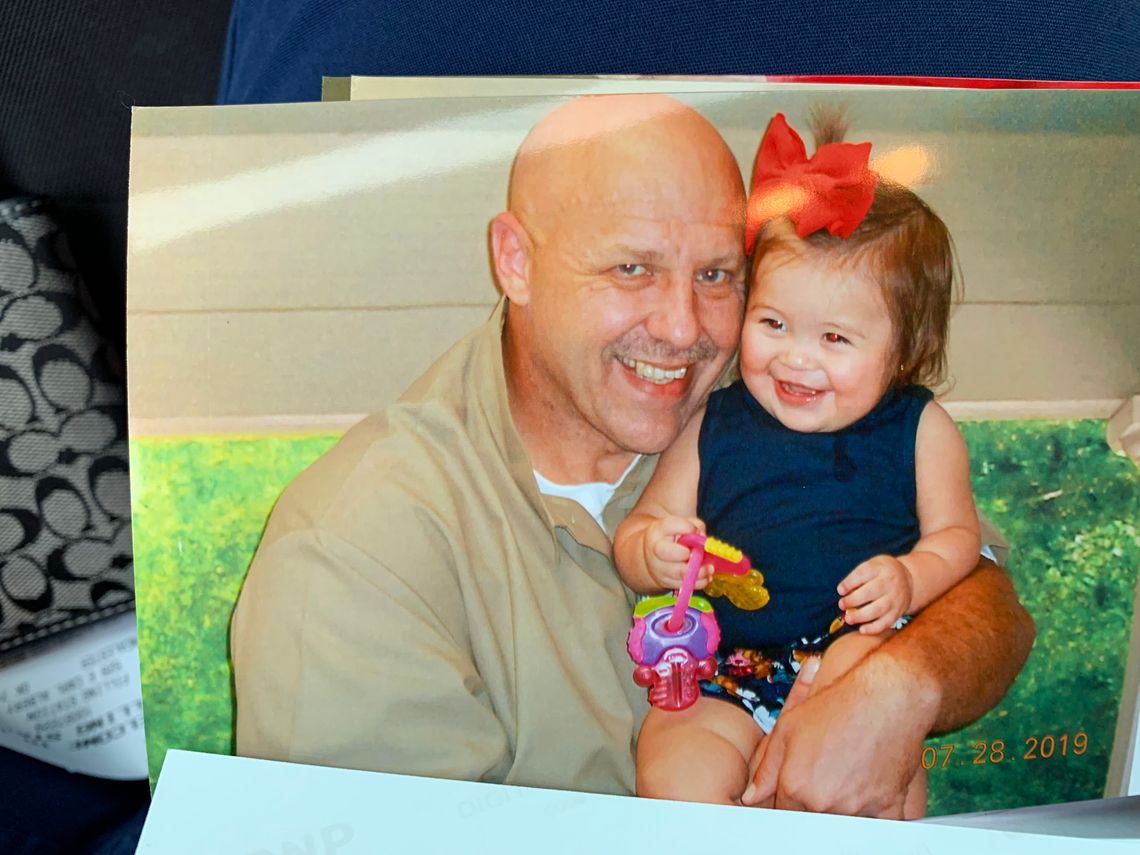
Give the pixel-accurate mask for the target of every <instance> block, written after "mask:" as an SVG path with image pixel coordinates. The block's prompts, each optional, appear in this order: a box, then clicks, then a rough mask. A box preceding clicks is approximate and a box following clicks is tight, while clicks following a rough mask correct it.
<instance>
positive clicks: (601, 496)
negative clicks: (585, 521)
mask: <svg viewBox="0 0 1140 855" xmlns="http://www.w3.org/2000/svg"><path fill="white" fill-rule="evenodd" d="M640 459H641V455H640V454H638V455H636V456H635V457H634V458H633V462H632V463H630V464H629V466H628V467H626V470H625V471H624V472H622V473H621V475H620V476H619V477H618V479H617V480H616V481H615V482H614V483H612V484H607V483H606V482H605V481H590V482H588V483H586V484H555V483H554V482H553V481H550V480H548V479H546V478H543V477H542V475H541V474H540V473H539V471H538V470H537V469H535V470H534V480H535V481H537V482H538V490H539V492H540V493H542V494H544V495H547V496H559V497H561V498H563V499H570V500H571V501H574V502H577V503H578V504H579V505H581V506H582V507H583V508H585V509H586V512H587V513H588V514H589V515H590V516H592V517H593V518H594V519H595V520H597V521H598V527H599V528H600V529H601V530H602V531H605V530H606V527H605V524H603V523H602V511H604V510H605V509H606V505H608V504H609V503H610V499H612V498H613V497H614V493H615V492H617V488H618V487H620V486H621V482H622V481H624V480H625V476H626V475H628V474H629V473H630V471H631V470H632V469H633V467H634V466H636V465H637V461H639V460H640Z"/></svg>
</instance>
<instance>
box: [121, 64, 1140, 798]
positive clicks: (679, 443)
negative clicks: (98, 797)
mask: <svg viewBox="0 0 1140 855" xmlns="http://www.w3.org/2000/svg"><path fill="white" fill-rule="evenodd" d="M630 85H631V87H632V86H633V84H630ZM361 88H362V89H363V88H368V87H361ZM371 88H372V89H374V90H375V91H376V92H378V93H379V96H380V97H379V99H378V100H345V101H337V102H330V103H325V104H292V105H270V106H250V107H226V108H153V109H147V108H142V109H136V110H135V111H134V114H133V115H134V118H133V130H132V147H131V186H130V213H129V248H128V331H127V333H128V378H129V388H128V403H129V436H130V440H129V446H130V478H131V509H132V528H133V537H134V563H135V574H136V597H137V615H138V622H139V653H140V661H141V665H142V679H143V684H144V713H145V726H146V733H147V744H148V753H149V762H150V768H151V777H152V780H155V779H157V776H158V774H159V771H160V769H161V765H162V760H163V757H164V754H165V752H166V750H167V749H171V748H184V749H192V750H197V751H206V752H212V753H220V754H239V755H243V756H250V757H259V758H266V759H274V760H285V761H291V762H297V763H307V764H315V765H321V766H335V767H343V768H351V769H364V770H374V771H386V772H399V773H406V774H413V775H423V776H429V777H437V778H452V779H463V780H471V781H477V782H488V783H505V784H516V785H523V786H537V787H549V788H555V789H562V790H566V789H570V790H581V791H585V792H594V793H610V794H618V795H627V796H636V797H643V798H664V799H676V800H683V801H696V802H709V803H723V804H737V805H743V806H750V807H757V808H761V809H763V808H770V807H776V808H788V809H798V810H809V811H819V812H832V813H843V814H853V815H867V816H881V817H889V818H908V819H910V818H920V817H924V816H937V815H945V814H954V813H962V812H969V811H979V810H994V809H1001V808H1013V807H1021V806H1027V805H1040V804H1051V803H1057V802H1068V801H1079V800H1084V799H1095V798H1101V797H1103V796H1105V795H1119V794H1121V793H1123V792H1124V791H1125V790H1124V789H1123V788H1124V786H1125V785H1126V783H1127V776H1128V774H1129V773H1130V772H1129V770H1131V769H1132V764H1133V762H1134V761H1133V757H1134V755H1135V752H1136V741H1137V733H1136V716H1137V702H1136V698H1135V697H1134V695H1135V687H1136V683H1137V676H1136V675H1137V673H1138V672H1140V656H1138V654H1137V652H1136V651H1135V650H1133V652H1132V655H1131V659H1130V647H1135V645H1134V643H1133V641H1132V638H1133V632H1134V629H1135V627H1136V615H1135V603H1136V599H1137V570H1138V568H1140V534H1138V532H1137V520H1140V490H1138V489H1137V488H1138V486H1140V475H1138V471H1137V467H1136V463H1135V462H1134V460H1133V459H1130V458H1129V456H1128V454H1127V451H1128V449H1129V447H1131V448H1132V449H1133V453H1135V446H1136V444H1135V443H1134V442H1133V443H1132V444H1131V446H1130V445H1129V444H1128V443H1125V444H1124V446H1123V450H1122V448H1121V443H1120V441H1119V437H1120V435H1121V432H1122V431H1121V428H1120V425H1122V424H1123V425H1124V428H1125V429H1128V428H1130V427H1131V426H1132V423H1133V421H1135V420H1134V419H1131V417H1129V415H1128V414H1129V413H1131V412H1133V411H1134V410H1133V409H1130V407H1132V403H1131V402H1133V401H1134V400H1135V396H1137V395H1138V394H1140V286H1138V285H1137V283H1136V281H1135V278H1134V276H1135V274H1134V269H1133V268H1134V265H1133V255H1134V244H1135V239H1134V227H1135V226H1134V224H1135V223H1136V222H1137V220H1138V219H1140V192H1138V190H1140V187H1138V183H1140V167H1138V166H1137V164H1140V135H1138V131H1140V111H1138V110H1137V109H1136V107H1137V105H1138V103H1140V102H1138V101H1137V95H1136V94H1135V93H1130V92H1088V91H1082V92H1066V91H995V90H988V91H965V90H939V91H930V90H915V89H907V88H899V89H893V90H891V89H871V88H862V87H859V88H848V89H836V88H828V87H795V86H761V85H757V84H748V83H746V82H741V81H725V82H722V83H721V84H717V83H713V82H710V83H708V84H707V85H704V86H702V85H699V84H697V83H692V82H691V83H689V84H686V85H684V86H682V85H681V84H680V83H678V84H676V85H675V86H674V87H673V88H674V90H675V91H668V90H669V89H670V86H669V84H668V83H660V84H659V85H657V86H656V87H655V90H656V91H653V92H640V93H632V92H627V93H625V94H614V92H613V90H614V88H615V87H614V86H613V85H609V86H607V87H606V89H605V91H606V92H607V93H608V94H588V95H581V94H576V95H571V94H569V93H568V94H565V95H561V96H559V95H554V94H542V92H540V90H538V89H531V90H528V91H527V92H525V93H523V94H519V95H509V94H504V93H503V92H502V90H501V88H499V89H495V90H494V91H492V92H490V94H487V95H484V96H481V95H478V94H473V95H471V94H467V93H466V92H465V95H466V97H461V98H460V97H450V98H449V97H439V94H440V93H439V92H436V91H433V92H431V93H430V94H427V95H424V96H423V97H414V98H413V97H407V90H398V91H396V90H393V93H390V94H389V95H388V96H384V93H383V83H382V81H377V82H375V85H374V86H373V87H371ZM542 91H545V90H542ZM352 97H356V96H355V95H353V96H352ZM369 97H373V96H369ZM1125 432H1126V430H1125ZM1129 435H1131V434H1129ZM1114 448H1115V449H1116V450H1114ZM1129 681H1131V683H1129ZM1126 685H1130V686H1131V689H1130V691H1126V690H1125V688H1124V687H1125V686H1126ZM1130 695H1131V696H1130ZM1138 762H1140V761H1138Z"/></svg>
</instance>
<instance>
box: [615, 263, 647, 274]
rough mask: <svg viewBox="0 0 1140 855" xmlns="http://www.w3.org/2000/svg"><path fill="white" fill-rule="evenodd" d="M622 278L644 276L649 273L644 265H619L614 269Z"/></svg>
mask: <svg viewBox="0 0 1140 855" xmlns="http://www.w3.org/2000/svg"><path fill="white" fill-rule="evenodd" d="M614 270H616V271H617V272H618V274H619V275H621V276H630V277H633V276H644V275H645V274H646V273H648V272H649V270H648V268H646V266H645V265H644V264H619V265H618V266H617V267H615V268H614Z"/></svg>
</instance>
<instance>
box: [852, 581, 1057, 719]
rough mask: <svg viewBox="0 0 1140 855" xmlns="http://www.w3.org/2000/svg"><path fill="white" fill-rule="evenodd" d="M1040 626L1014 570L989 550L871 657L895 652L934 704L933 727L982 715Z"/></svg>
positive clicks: (1004, 687)
mask: <svg viewBox="0 0 1140 855" xmlns="http://www.w3.org/2000/svg"><path fill="white" fill-rule="evenodd" d="M1035 634H1036V630H1035V629H1034V626H1033V619H1032V618H1031V617H1030V616H1029V613H1028V612H1027V611H1026V610H1025V608H1024V607H1023V606H1022V605H1021V603H1020V602H1019V601H1018V599H1017V593H1016V592H1015V591H1014V588H1013V583H1012V582H1011V581H1010V578H1009V576H1008V574H1006V572H1005V571H1004V570H1002V569H1001V568H1000V567H998V566H997V565H996V564H994V563H993V562H992V561H990V560H989V559H988V558H981V559H980V560H979V563H978V566H977V567H976V568H975V569H974V571H973V572H972V573H970V575H968V576H967V577H966V578H965V579H963V580H962V581H961V582H959V583H958V584H957V585H955V586H954V587H953V588H951V589H950V590H949V591H947V592H946V593H945V594H943V595H942V596H941V597H939V598H938V599H937V600H935V601H934V602H933V603H931V604H930V605H929V606H927V608H926V609H924V610H923V611H922V613H920V614H919V615H917V616H916V617H915V618H914V619H913V621H912V622H911V623H910V625H908V626H907V627H906V629H905V630H903V631H902V632H899V633H897V634H896V635H895V636H894V637H892V638H891V639H889V640H887V641H886V642H885V643H884V645H883V646H882V647H881V648H880V649H879V650H878V651H876V652H875V653H873V654H872V658H874V657H878V656H883V657H890V658H893V659H895V660H896V661H897V662H899V663H900V664H901V665H903V666H904V667H905V668H906V669H907V670H908V671H909V673H910V674H911V675H912V676H913V677H914V678H915V679H916V680H918V681H920V685H921V688H920V692H921V695H922V697H925V698H929V699H931V700H932V701H933V702H934V704H933V712H934V716H933V720H932V722H931V732H932V733H942V732H945V731H950V730H957V729H958V728H960V727H964V726H965V725H967V724H969V723H970V722H972V721H974V720H976V719H978V718H980V717H981V716H982V715H984V714H985V713H986V712H988V711H989V710H990V709H991V708H993V707H994V706H995V705H996V704H997V703H998V701H1000V700H1001V699H1002V697H1003V696H1004V695H1005V692H1006V690H1007V689H1008V688H1009V686H1010V684H1011V683H1013V681H1014V679H1015V678H1016V677H1017V675H1018V674H1019V673H1020V672H1021V668H1022V666H1023V665H1024V664H1025V660H1026V659H1027V658H1028V657H1029V651H1030V648H1031V647H1032V646H1033V639H1034V636H1035Z"/></svg>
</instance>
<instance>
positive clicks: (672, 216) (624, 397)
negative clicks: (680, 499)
mask: <svg viewBox="0 0 1140 855" xmlns="http://www.w3.org/2000/svg"><path fill="white" fill-rule="evenodd" d="M744 205H745V196H744V185H743V181H742V179H741V176H740V171H739V168H738V166H737V163H736V160H735V158H734V157H733V155H732V153H731V151H729V149H728V146H727V145H726V144H725V142H724V140H723V139H722V138H721V137H720V135H719V134H718V133H717V131H716V130H715V129H714V128H713V127H712V125H711V124H709V122H708V121H707V120H705V119H704V118H703V117H701V116H700V115H699V114H698V113H696V112H695V111H694V110H692V109H690V108H688V107H686V106H685V105H683V104H681V103H679V102H678V101H676V100H674V99H672V98H668V97H665V96H651V95H630V96H620V95H618V96H596V97H589V98H580V99H577V100H575V101H572V102H570V103H568V104H566V105H565V106H563V107H561V108H559V109H558V110H555V111H554V112H553V113H551V114H550V115H548V116H547V117H546V118H545V119H543V121H541V122H540V123H539V124H538V125H537V126H535V128H534V129H533V130H532V131H531V133H530V134H529V136H528V137H527V138H526V140H525V141H524V142H523V145H522V146H521V148H520V149H519V153H518V156H517V158H516V160H515V164H514V168H513V170H512V173H511V185H510V194H509V204H508V208H509V210H508V211H507V212H506V213H503V214H500V215H499V216H498V217H496V218H495V220H494V221H493V222H492V225H491V237H492V254H493V260H494V265H495V272H496V275H497V277H498V280H499V284H500V285H501V287H502V288H503V291H504V293H505V294H506V295H507V297H508V298H509V300H510V307H509V309H508V315H507V331H506V338H505V343H504V355H505V358H506V365H507V371H508V383H509V385H510V388H511V392H512V400H511V406H512V411H513V412H514V413H515V415H516V420H517V421H519V422H520V426H522V427H523V428H524V431H523V432H524V437H525V436H526V435H527V431H526V428H527V427H529V428H531V429H532V431H531V432H532V434H534V433H539V434H541V433H542V432H543V428H544V427H545V428H548V429H549V431H550V432H551V433H553V434H554V435H555V436H557V437H558V438H559V439H558V441H559V442H560V443H563V444H564V445H565V446H566V447H572V448H573V449H574V453H575V454H580V455H581V454H591V453H593V454H594V456H595V458H600V457H601V456H604V455H606V454H611V455H612V454H614V453H615V452H634V451H636V452H642V453H652V452H657V451H661V450H662V449H663V448H665V447H666V446H667V445H668V444H669V443H670V442H671V441H672V440H673V439H674V438H675V437H676V436H677V434H678V432H679V431H680V429H681V428H682V427H683V426H684V424H685V423H686V422H687V421H688V419H689V417H690V416H691V415H692V414H693V412H694V411H695V410H696V408H697V407H699V406H700V405H701V403H703V401H704V399H705V397H706V395H707V394H708V392H709V391H710V389H711V388H712V385H713V384H714V382H715V381H716V379H717V377H718V376H719V375H720V373H721V370H722V369H723V368H724V366H725V364H726V363H727V361H728V359H729V358H730V357H731V355H732V352H733V350H734V348H735V347H736V341H737V335H738V333H739V328H740V321H741V314H742V310H743V290H744V264H745V261H744V253H743V249H742V236H743V214H744ZM533 452H534V449H533V448H532V453H533Z"/></svg>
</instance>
